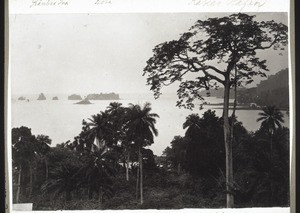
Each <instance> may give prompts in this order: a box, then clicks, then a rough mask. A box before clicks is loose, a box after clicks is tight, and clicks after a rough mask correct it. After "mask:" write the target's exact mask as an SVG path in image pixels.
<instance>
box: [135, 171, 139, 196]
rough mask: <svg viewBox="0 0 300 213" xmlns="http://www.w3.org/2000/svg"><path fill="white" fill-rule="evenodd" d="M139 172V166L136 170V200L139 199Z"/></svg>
mask: <svg viewBox="0 0 300 213" xmlns="http://www.w3.org/2000/svg"><path fill="white" fill-rule="evenodd" d="M139 170H140V165H139V166H138V167H137V170H136V187H135V197H136V200H137V199H138V197H139V192H138V191H139Z"/></svg>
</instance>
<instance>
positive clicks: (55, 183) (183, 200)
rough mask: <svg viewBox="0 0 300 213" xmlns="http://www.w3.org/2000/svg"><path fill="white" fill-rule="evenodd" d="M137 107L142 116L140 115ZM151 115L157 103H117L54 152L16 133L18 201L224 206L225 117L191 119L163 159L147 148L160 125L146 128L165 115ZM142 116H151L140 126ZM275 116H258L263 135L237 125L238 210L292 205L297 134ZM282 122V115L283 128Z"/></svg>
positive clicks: (53, 205)
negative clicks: (292, 140)
mask: <svg viewBox="0 0 300 213" xmlns="http://www.w3.org/2000/svg"><path fill="white" fill-rule="evenodd" d="M271 108H272V107H271ZM134 109H135V110H137V111H135V112H132V110H134ZM266 109H267V108H266ZM150 110H151V108H150V105H149V104H146V105H145V106H144V107H140V106H137V105H130V106H129V107H123V106H122V105H121V104H120V103H111V104H110V105H109V106H108V107H107V109H106V110H105V111H103V112H100V113H98V114H96V115H93V116H92V117H91V119H90V120H89V121H90V122H86V121H83V125H82V131H81V133H80V134H79V135H78V136H77V137H75V138H74V140H73V141H72V142H71V141H68V142H66V143H62V144H58V145H57V146H56V147H50V146H49V144H50V143H51V139H50V138H49V137H48V136H45V135H38V136H34V135H32V133H31V130H30V129H29V128H27V127H20V128H13V129H12V151H13V153H12V154H13V193H14V194H13V198H14V203H23V202H31V203H33V204H34V209H40V210H47V209H145V208H158V209H168V208H212V207H213V208H219V207H224V203H225V193H226V191H225V190H226V189H225V187H224V183H225V176H224V172H225V164H224V154H225V151H224V145H223V143H222V140H223V137H224V136H223V134H222V122H223V120H222V118H219V117H217V116H216V114H215V112H214V111H211V110H208V111H206V112H204V114H203V115H202V116H201V117H200V116H199V115H198V114H191V115H189V116H188V117H187V118H186V121H185V122H184V123H183V128H184V129H185V130H186V133H185V135H184V136H175V137H174V139H173V140H172V141H171V144H170V145H171V146H170V147H167V148H166V149H165V151H164V154H163V156H160V157H158V156H154V155H153V152H152V150H151V149H149V148H147V147H145V146H147V145H150V144H151V143H153V135H152V134H150V132H149V131H152V130H151V128H152V127H154V126H152V127H150V126H149V128H150V129H147V128H146V129H147V130H145V133H142V132H144V130H143V129H142V126H143V125H142V124H141V123H139V122H143V121H148V122H150V123H152V124H151V125H153V124H154V123H153V121H154V120H153V119H154V118H155V117H157V115H156V114H155V113H149V112H150ZM138 112H143V113H144V114H143V115H147V116H146V117H145V116H142V118H143V119H144V120H143V119H142V120H140V121H139V122H137V120H136V119H138V118H139V116H138V114H139V113H138ZM275 112H277V111H276V110H275ZM268 113H269V111H267V110H265V111H262V112H261V113H260V117H259V115H258V120H259V121H261V122H262V123H263V125H261V127H260V129H259V130H257V131H256V132H248V131H247V130H246V129H245V128H244V127H243V125H242V123H241V122H235V126H234V133H235V134H234V143H233V150H234V153H233V156H234V171H235V174H236V175H235V179H234V193H235V195H238V196H236V197H237V199H236V205H237V207H244V206H247V207H249V206H288V205H289V194H288V192H289V140H288V135H289V130H288V128H286V127H282V126H281V125H279V126H278V125H273V124H272V123H271V122H270V121H269V120H270V116H267V114H268ZM130 114H131V115H130ZM269 114H270V113H269ZM277 114H278V113H277ZM121 115H122V116H121ZM273 117H274V116H273ZM133 118H134V119H133ZM275 120H278V118H276V116H275V117H274V120H273V121H274V123H275V124H276V122H275ZM279 120H280V118H279ZM132 122H133V123H132ZM136 122H137V124H138V126H136V125H134V131H133V132H132V131H131V129H132V128H133V127H132V125H133V124H135V123H136ZM136 128H140V130H139V129H136ZM270 129H271V130H272V131H271V132H272V141H270V139H271V138H270ZM142 130H143V131H142ZM153 131H154V133H155V132H156V131H157V130H156V129H155V128H154V129H153ZM155 134H156V133H155ZM141 137H142V138H144V137H145V138H148V139H147V140H145V143H144V144H143V143H140V142H138V141H137V140H135V139H136V138H138V140H140V138H141ZM271 142H272V144H273V147H272V150H270V143H271ZM138 144H140V145H141V146H138ZM139 147H140V148H141V152H140V153H139ZM140 155H141V156H142V163H143V168H142V169H143V170H142V171H143V173H142V177H143V179H141V170H140V169H141V168H140V167H139V164H140V163H141V162H140V160H141V158H140V157H139V156H140ZM128 156H129V157H128ZM128 165H129V166H128ZM126 176H128V177H126ZM141 180H142V181H143V185H142V186H141V185H140V181H141ZM141 187H142V188H143V195H142V196H143V200H144V201H143V203H141V202H140V198H141V195H140V191H139V190H140V189H141Z"/></svg>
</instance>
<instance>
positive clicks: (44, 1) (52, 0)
mask: <svg viewBox="0 0 300 213" xmlns="http://www.w3.org/2000/svg"><path fill="white" fill-rule="evenodd" d="M68 5H69V1H68V0H32V4H31V5H30V7H41V6H68Z"/></svg>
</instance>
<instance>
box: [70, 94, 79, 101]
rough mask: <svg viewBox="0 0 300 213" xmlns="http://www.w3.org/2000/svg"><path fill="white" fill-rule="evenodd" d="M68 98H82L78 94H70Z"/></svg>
mask: <svg viewBox="0 0 300 213" xmlns="http://www.w3.org/2000/svg"><path fill="white" fill-rule="evenodd" d="M68 100H82V98H81V96H80V95H76V94H72V95H70V96H68Z"/></svg>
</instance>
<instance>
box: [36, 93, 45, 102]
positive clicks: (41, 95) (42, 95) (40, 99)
mask: <svg viewBox="0 0 300 213" xmlns="http://www.w3.org/2000/svg"><path fill="white" fill-rule="evenodd" d="M37 100H39V101H43V100H46V96H45V95H44V93H41V94H40V95H39V97H38V99H37Z"/></svg>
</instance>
